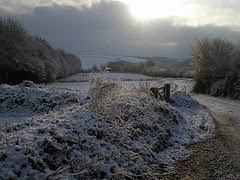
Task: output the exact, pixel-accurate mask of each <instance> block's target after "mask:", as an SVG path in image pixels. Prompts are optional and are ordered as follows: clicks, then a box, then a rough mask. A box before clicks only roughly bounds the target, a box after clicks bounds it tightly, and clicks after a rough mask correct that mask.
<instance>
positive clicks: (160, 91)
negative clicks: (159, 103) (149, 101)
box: [150, 84, 170, 103]
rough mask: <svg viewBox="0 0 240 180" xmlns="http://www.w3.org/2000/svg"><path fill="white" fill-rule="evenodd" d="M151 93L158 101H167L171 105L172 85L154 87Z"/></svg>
mask: <svg viewBox="0 0 240 180" xmlns="http://www.w3.org/2000/svg"><path fill="white" fill-rule="evenodd" d="M150 91H151V93H152V95H153V96H154V97H155V98H156V99H160V100H165V101H166V102H168V103H170V84H164V86H161V87H152V88H150Z"/></svg>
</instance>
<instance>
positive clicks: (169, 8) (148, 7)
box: [122, 0, 194, 20]
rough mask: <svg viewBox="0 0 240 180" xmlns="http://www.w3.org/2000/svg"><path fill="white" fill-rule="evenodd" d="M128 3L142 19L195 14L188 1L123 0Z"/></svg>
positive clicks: (135, 14) (136, 15)
mask: <svg viewBox="0 0 240 180" xmlns="http://www.w3.org/2000/svg"><path fill="white" fill-rule="evenodd" d="M122 1H124V2H125V3H127V4H128V5H129V7H130V9H131V11H132V13H133V15H134V16H135V17H137V18H139V19H141V20H148V19H156V18H167V17H172V16H174V17H190V16H193V15H194V11H193V8H191V6H189V4H188V5H186V4H185V3H186V1H185V3H184V0H183V1H179V0H128V1H127V0H122Z"/></svg>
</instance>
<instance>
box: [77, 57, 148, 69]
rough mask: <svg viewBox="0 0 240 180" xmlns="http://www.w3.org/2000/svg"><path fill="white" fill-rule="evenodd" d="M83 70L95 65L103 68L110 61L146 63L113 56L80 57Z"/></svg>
mask: <svg viewBox="0 0 240 180" xmlns="http://www.w3.org/2000/svg"><path fill="white" fill-rule="evenodd" d="M79 58H80V59H81V62H82V68H83V69H90V68H92V66H93V65H96V66H98V67H99V66H101V65H105V64H107V63H108V62H110V61H129V62H132V63H140V62H144V61H145V60H144V59H140V58H135V57H129V56H113V55H79Z"/></svg>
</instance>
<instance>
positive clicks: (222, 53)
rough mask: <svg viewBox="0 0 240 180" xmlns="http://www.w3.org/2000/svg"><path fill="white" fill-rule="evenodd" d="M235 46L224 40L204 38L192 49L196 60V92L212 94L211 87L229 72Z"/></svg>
mask: <svg viewBox="0 0 240 180" xmlns="http://www.w3.org/2000/svg"><path fill="white" fill-rule="evenodd" d="M234 48H235V45H233V44H232V43H230V42H228V41H226V40H223V39H219V38H217V39H209V38H203V39H199V40H197V41H196V45H195V47H194V48H193V49H192V55H193V60H194V69H195V74H194V80H195V81H196V84H195V86H194V91H195V92H197V93H210V88H211V85H212V84H213V83H214V82H216V81H217V80H219V79H224V78H225V77H226V72H229V69H230V64H231V59H232V54H231V53H232V51H233V50H234Z"/></svg>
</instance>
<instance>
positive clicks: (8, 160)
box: [0, 74, 214, 179]
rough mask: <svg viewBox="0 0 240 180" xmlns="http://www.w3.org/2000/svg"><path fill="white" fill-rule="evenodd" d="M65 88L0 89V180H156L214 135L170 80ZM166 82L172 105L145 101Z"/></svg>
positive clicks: (112, 80)
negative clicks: (195, 145)
mask: <svg viewBox="0 0 240 180" xmlns="http://www.w3.org/2000/svg"><path fill="white" fill-rule="evenodd" d="M83 77H84V78H86V79H85V81H81V80H80V79H82V78H83ZM119 77H120V78H119ZM144 78H145V81H144ZM129 79H130V80H129ZM65 80H66V82H65V83H64V82H63V81H62V82H59V83H54V84H50V85H35V84H33V83H31V82H25V83H23V84H21V85H18V86H8V85H0V102H1V104H0V116H1V118H0V120H1V122H2V123H1V130H0V160H1V162H0V179H14V178H15V179H16V178H18V179H27V178H30V179H34V178H35V179H47V178H48V179H56V178H65V179H111V178H112V179H124V178H130V177H131V178H133V179H138V178H143V179H145V178H159V177H160V174H161V172H166V171H168V170H169V168H171V163H172V162H173V161H174V160H176V159H177V158H179V157H181V156H185V155H186V154H187V152H186V150H185V148H184V145H185V144H186V143H189V142H192V141H198V140H200V139H202V138H205V137H208V136H210V135H211V134H212V133H213V131H214V124H213V122H212V119H211V118H210V117H209V116H208V113H207V112H206V111H205V110H204V109H203V108H202V106H200V105H199V103H198V102H197V101H196V100H194V99H192V98H191V97H190V96H189V95H188V94H186V93H184V92H176V90H177V87H180V85H176V86H174V84H176V83H174V81H173V79H157V80H156V79H155V81H153V79H151V78H149V77H146V76H141V75H130V74H95V75H92V74H91V75H90V76H89V75H81V74H79V75H75V76H73V77H71V78H67V79H65ZM147 80H151V81H147ZM180 81H181V82H185V81H189V82H190V80H186V79H182V80H181V79H180V80H179V84H181V83H180ZM165 82H171V83H172V92H173V94H172V100H173V103H172V104H167V103H165V102H162V101H159V100H156V99H154V98H153V97H152V96H151V95H150V94H149V87H151V86H161V85H162V84H163V83H165ZM189 84H190V83H189ZM185 89H187V88H185Z"/></svg>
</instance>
